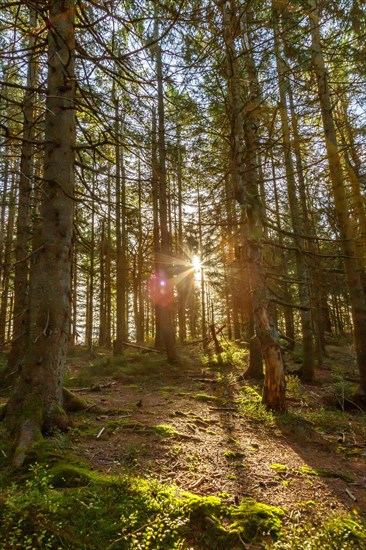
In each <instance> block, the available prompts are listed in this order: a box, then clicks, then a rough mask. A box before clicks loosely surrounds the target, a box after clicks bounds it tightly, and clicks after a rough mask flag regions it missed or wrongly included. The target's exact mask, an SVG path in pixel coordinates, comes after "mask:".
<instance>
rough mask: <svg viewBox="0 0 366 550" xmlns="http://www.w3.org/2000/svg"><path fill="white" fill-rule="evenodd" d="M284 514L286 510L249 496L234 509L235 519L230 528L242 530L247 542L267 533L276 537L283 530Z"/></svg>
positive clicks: (231, 529) (242, 535)
mask: <svg viewBox="0 0 366 550" xmlns="http://www.w3.org/2000/svg"><path fill="white" fill-rule="evenodd" d="M284 515H285V512H284V510H282V509H281V508H277V507H276V506H269V505H267V504H262V503H260V502H257V501H256V500H254V499H251V498H247V499H244V500H242V502H241V503H240V506H239V507H238V508H233V509H232V511H231V517H232V518H233V519H234V520H235V521H234V522H233V523H232V524H231V525H230V527H229V530H230V531H231V532H233V531H237V532H240V534H241V537H242V539H243V540H244V541H245V542H249V541H251V540H253V539H255V538H257V537H260V536H265V535H270V536H271V537H272V538H274V539H276V538H278V536H279V534H280V532H281V528H282V521H281V520H282V518H283V516H284Z"/></svg>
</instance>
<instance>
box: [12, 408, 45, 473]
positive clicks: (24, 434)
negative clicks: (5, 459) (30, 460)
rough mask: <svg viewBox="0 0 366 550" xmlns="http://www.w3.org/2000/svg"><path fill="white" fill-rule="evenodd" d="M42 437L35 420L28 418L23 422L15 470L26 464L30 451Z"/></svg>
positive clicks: (15, 455) (17, 447)
mask: <svg viewBox="0 0 366 550" xmlns="http://www.w3.org/2000/svg"><path fill="white" fill-rule="evenodd" d="M40 435H41V433H40V430H39V426H38V423H37V422H36V421H35V420H34V419H31V418H26V419H24V420H23V422H22V424H21V426H20V435H19V439H18V443H17V446H16V449H15V452H14V457H13V467H14V468H20V467H21V466H22V465H23V464H24V461H25V459H26V457H27V454H28V451H29V449H30V448H31V447H32V445H33V444H34V443H35V442H36V441H37V440H38V439H39V437H40Z"/></svg>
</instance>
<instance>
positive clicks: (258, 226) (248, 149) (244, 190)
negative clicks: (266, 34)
mask: <svg viewBox="0 0 366 550" xmlns="http://www.w3.org/2000/svg"><path fill="white" fill-rule="evenodd" d="M223 23H224V40H225V46H226V56H227V81H228V89H229V99H230V122H231V151H232V153H231V170H230V171H231V177H232V183H233V189H234V195H235V198H236V200H237V201H238V202H239V204H240V205H241V206H242V208H243V210H244V211H245V214H246V217H247V230H246V231H247V239H246V243H245V245H246V246H245V251H246V258H245V259H246V261H247V262H248V266H249V276H250V288H251V294H252V304H253V313H254V321H255V326H256V334H257V336H258V338H259V341H260V343H261V349H262V354H263V358H264V361H265V381H264V391H263V403H264V404H265V405H266V406H267V407H269V408H271V409H273V410H276V411H284V410H285V409H286V401H285V376H284V366H283V360H282V354H281V349H280V346H279V343H278V339H277V337H276V331H275V328H274V327H273V326H271V323H270V319H269V313H268V309H269V300H268V296H267V289H266V283H265V271H264V266H263V244H262V240H263V223H262V216H263V211H262V205H261V202H260V197H259V186H258V143H257V139H256V136H255V132H254V127H253V126H254V123H255V116H256V105H257V103H258V94H257V90H256V86H255V81H254V79H253V78H249V80H250V82H251V88H250V89H249V90H242V88H241V82H242V79H241V74H240V71H239V66H238V56H237V52H236V47H235V38H236V36H237V33H238V32H239V29H240V25H238V20H237V6H236V4H235V1H234V0H231V1H230V2H226V3H225V4H224V5H223ZM247 38H248V36H247V35H246V37H245V40H244V41H243V42H244V49H243V53H244V54H245V56H244V58H245V59H246V60H249V61H248V63H247V66H246V69H247V72H248V74H249V77H250V75H251V74H252V73H253V64H252V63H251V58H250V51H249V42H248V39H247ZM247 49H248V51H247ZM242 92H245V93H246V99H247V109H246V110H245V111H244V109H243V105H242V100H241V93H242ZM243 112H244V116H243ZM244 144H245V152H244Z"/></svg>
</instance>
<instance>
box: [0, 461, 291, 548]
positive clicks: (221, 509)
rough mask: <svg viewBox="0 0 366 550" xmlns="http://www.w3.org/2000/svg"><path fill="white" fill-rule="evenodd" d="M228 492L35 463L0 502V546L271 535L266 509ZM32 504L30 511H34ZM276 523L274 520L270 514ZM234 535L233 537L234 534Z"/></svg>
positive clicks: (151, 544) (154, 544) (188, 542)
mask: <svg viewBox="0 0 366 550" xmlns="http://www.w3.org/2000/svg"><path fill="white" fill-rule="evenodd" d="M227 496H228V495H222V498H219V497H200V496H198V495H193V494H191V493H180V492H179V490H178V488H177V487H174V486H169V485H168V486H167V485H162V484H160V483H158V482H156V481H154V480H146V479H141V478H139V477H129V476H109V475H103V474H101V473H99V472H96V471H92V470H90V469H89V468H88V467H87V466H86V465H85V464H81V463H80V464H76V463H72V462H68V461H67V460H63V461H62V460H60V461H58V462H56V463H54V464H53V465H52V466H51V468H47V467H46V466H45V465H41V464H38V465H37V464H35V466H34V467H32V468H31V469H29V470H28V472H27V477H26V479H25V481H24V480H23V481H20V480H19V482H18V483H17V484H16V485H14V484H13V485H11V486H9V487H8V488H6V489H5V492H4V498H3V500H2V501H1V502H0V508H1V510H0V513H1V514H2V520H3V525H4V527H5V529H6V530H5V538H4V542H3V546H1V543H0V548H1V549H2V548H18V547H26V545H25V543H27V545H28V546H29V547H32V548H43V547H44V548H50V549H51V550H53V549H54V550H56V548H60V547H62V548H65V549H70V550H71V549H72V550H76V549H78V548H80V549H94V550H97V549H99V548H107V547H113V546H115V548H121V549H122V550H124V549H126V550H129V549H131V550H132V549H133V548H160V549H162V550H172V549H173V548H185V547H194V548H197V549H204V548H210V550H214V549H217V550H219V549H222V548H231V549H233V550H234V549H235V548H237V547H238V548H239V547H240V546H241V542H240V538H242V540H244V539H245V540H251V538H253V537H254V538H258V540H259V537H260V535H261V534H262V533H270V534H273V533H276V532H277V531H276V529H277V525H278V524H277V523H276V517H277V518H278V517H279V516H280V513H277V515H276V513H275V511H274V510H275V509H273V508H272V507H266V506H264V505H260V504H259V503H256V502H255V501H252V500H250V501H249V500H248V501H246V502H244V501H243V503H242V504H241V505H240V507H239V508H235V507H232V506H230V505H229V506H228V505H227V504H225V503H224V500H223V499H225V498H227ZM34 510H36V511H37V512H36V513H34ZM277 521H279V519H278V520H277ZM239 535H240V538H239Z"/></svg>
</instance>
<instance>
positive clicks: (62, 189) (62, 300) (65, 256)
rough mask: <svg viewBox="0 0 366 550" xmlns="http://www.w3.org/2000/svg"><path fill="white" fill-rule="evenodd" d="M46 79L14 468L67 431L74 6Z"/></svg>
mask: <svg viewBox="0 0 366 550" xmlns="http://www.w3.org/2000/svg"><path fill="white" fill-rule="evenodd" d="M48 27H49V32H48V79H47V92H48V93H47V98H46V115H45V117H46V119H45V151H44V155H45V156H44V189H43V191H44V192H43V200H42V205H41V228H40V250H39V251H38V252H37V253H36V254H35V255H34V256H33V258H32V262H31V276H30V311H29V339H28V342H27V349H26V356H25V362H24V366H23V368H22V371H21V373H20V378H19V383H18V386H17V388H16V389H15V390H14V393H13V394H12V396H11V397H10V399H9V402H8V404H7V413H6V415H7V416H6V418H7V422H8V427H9V429H10V430H11V431H12V432H13V433H15V434H16V436H17V447H16V451H15V457H14V465H15V466H19V465H20V464H22V463H23V461H24V459H25V456H26V452H27V450H28V449H29V448H30V447H31V445H32V443H33V442H34V441H35V440H36V439H37V437H39V436H40V434H41V431H44V430H50V429H52V428H53V427H54V426H57V427H59V428H61V429H63V428H65V426H66V424H67V418H66V415H65V412H64V410H63V391H62V388H63V380H64V366H65V359H66V349H67V344H68V341H69V326H70V310H71V284H70V283H71V276H70V275H71V258H72V235H73V214H74V200H73V196H74V145H75V118H74V94H75V76H74V49H75V36H74V2H73V0H62V1H61V0H53V2H51V5H50V13H49V19H48Z"/></svg>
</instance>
